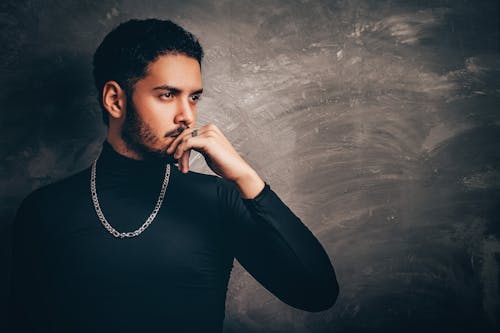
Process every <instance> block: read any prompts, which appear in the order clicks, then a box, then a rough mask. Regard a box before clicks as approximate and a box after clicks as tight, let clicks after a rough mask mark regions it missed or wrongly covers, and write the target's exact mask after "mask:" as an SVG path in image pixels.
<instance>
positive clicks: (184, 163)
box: [179, 149, 191, 173]
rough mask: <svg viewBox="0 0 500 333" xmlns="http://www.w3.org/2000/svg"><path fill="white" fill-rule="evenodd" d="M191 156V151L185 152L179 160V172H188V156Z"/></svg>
mask: <svg viewBox="0 0 500 333" xmlns="http://www.w3.org/2000/svg"><path fill="white" fill-rule="evenodd" d="M190 155H191V149H188V150H186V151H185V152H184V153H183V154H182V156H181V158H180V160H179V165H180V166H181V171H182V172H183V173H187V172H188V171H189V156H190Z"/></svg>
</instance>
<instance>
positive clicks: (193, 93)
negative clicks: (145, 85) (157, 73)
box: [153, 84, 203, 95]
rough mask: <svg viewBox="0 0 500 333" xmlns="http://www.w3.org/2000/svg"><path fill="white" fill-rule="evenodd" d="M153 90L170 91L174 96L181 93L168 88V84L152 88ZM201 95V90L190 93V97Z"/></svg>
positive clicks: (175, 89)
mask: <svg viewBox="0 0 500 333" xmlns="http://www.w3.org/2000/svg"><path fill="white" fill-rule="evenodd" d="M153 90H168V91H171V92H172V93H174V94H178V93H180V92H181V91H182V90H181V89H179V88H176V87H172V86H169V85H168V84H164V85H161V86H158V87H154V88H153ZM201 93H203V88H202V89H198V90H195V91H193V92H192V93H191V95H198V94H201Z"/></svg>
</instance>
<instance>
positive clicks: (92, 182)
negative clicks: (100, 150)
mask: <svg viewBox="0 0 500 333" xmlns="http://www.w3.org/2000/svg"><path fill="white" fill-rule="evenodd" d="M98 158H99V156H97V158H96V159H95V160H94V163H92V172H91V175H90V192H91V193H92V202H93V203H94V208H95V212H96V213H97V216H98V217H99V220H101V223H102V225H103V226H104V227H105V228H106V229H107V230H108V231H109V232H110V233H111V234H112V235H113V236H115V237H116V238H130V237H135V236H138V235H140V234H141V233H142V232H143V231H144V230H146V228H147V227H149V225H150V224H151V222H153V220H154V219H155V217H156V214H158V211H159V210H160V207H161V204H162V202H163V198H164V197H165V191H166V190H167V186H168V180H169V178H170V164H169V163H167V167H166V168H165V178H164V179H163V184H162V186H161V191H160V195H159V197H158V201H157V202H156V206H155V208H154V209H153V212H152V213H151V215H149V217H148V219H147V220H146V222H144V224H143V225H141V226H140V228H139V229H137V230H134V231H130V232H119V231H117V230H116V229H115V228H113V227H112V226H111V224H109V222H108V220H106V218H105V217H104V214H103V213H102V211H101V207H100V206H99V199H98V198H97V190H96V185H95V183H96V176H95V175H96V165H97V159H98Z"/></svg>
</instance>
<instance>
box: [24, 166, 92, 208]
mask: <svg viewBox="0 0 500 333" xmlns="http://www.w3.org/2000/svg"><path fill="white" fill-rule="evenodd" d="M85 183H87V184H90V167H87V168H85V169H83V170H81V171H78V172H75V173H73V174H70V175H68V176H65V177H63V178H61V179H59V180H56V181H54V182H51V183H49V184H46V185H43V186H41V187H39V188H37V189H35V190H34V191H32V192H31V193H29V194H28V195H27V196H26V197H25V198H24V199H23V201H22V204H21V206H23V205H35V204H40V203H43V204H46V203H48V202H58V201H60V200H61V199H64V198H67V197H68V195H69V194H73V195H75V194H78V193H79V192H82V191H84V190H87V189H89V188H90V187H89V186H90V185H89V186H84V185H85ZM89 191H90V190H89Z"/></svg>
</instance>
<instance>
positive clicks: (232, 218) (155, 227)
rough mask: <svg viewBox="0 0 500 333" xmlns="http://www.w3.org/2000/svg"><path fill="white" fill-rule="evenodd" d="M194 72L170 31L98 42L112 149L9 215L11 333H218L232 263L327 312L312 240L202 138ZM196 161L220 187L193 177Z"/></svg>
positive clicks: (264, 187) (326, 263)
mask: <svg viewBox="0 0 500 333" xmlns="http://www.w3.org/2000/svg"><path fill="white" fill-rule="evenodd" d="M202 58H203V51H202V48H201V46H200V44H199V43H198V41H197V39H196V38H195V37H194V36H193V35H192V34H190V33H189V32H187V31H185V30H184V29H183V28H181V27H179V26H178V25H176V24H174V23H172V22H171V21H161V20H155V19H148V20H130V21H128V22H125V23H123V24H121V25H119V26H118V27H117V28H115V29H114V30H113V31H112V32H111V33H109V34H108V35H107V36H106V37H105V39H104V40H103V42H102V43H101V45H100V46H99V48H98V49H97V51H96V53H95V55H94V78H95V83H96V87H97V89H98V92H99V103H100V105H101V107H102V110H103V117H104V121H105V123H106V124H107V126H108V131H107V138H106V141H104V143H103V147H102V151H101V153H100V154H99V156H98V157H97V158H96V160H95V161H94V162H93V163H92V165H91V166H90V167H89V168H87V169H85V170H83V171H82V172H79V173H77V174H75V175H73V176H71V177H68V178H66V179H64V180H61V181H59V182H56V183H54V184H51V185H48V186H45V187H43V188H41V189H39V190H37V191H35V192H33V193H32V194H30V195H29V196H28V197H27V198H25V200H24V201H23V202H22V204H21V207H20V208H19V210H18V212H17V215H16V220H15V222H14V249H13V253H14V259H13V263H14V264H13V275H12V292H11V307H10V310H11V320H10V322H11V329H12V331H14V332H160V331H161V332H222V324H223V320H224V304H225V298H226V291H227V283H228V280H229V277H230V272H231V269H232V265H233V259H234V258H236V259H237V260H238V261H239V262H240V263H241V264H242V265H243V267H245V269H247V270H248V271H249V272H250V273H251V274H252V275H253V276H254V277H255V278H256V279H257V280H258V281H259V282H260V283H261V284H262V285H263V286H264V287H266V288H267V289H268V290H270V291H271V292H272V293H273V294H275V295H276V296H277V297H278V298H280V299H281V300H282V301H284V302H286V303H287V304H290V305H291V306H294V307H297V308H299V309H303V310H306V311H322V310H325V309H328V308H330V307H331V306H332V305H333V303H334V302H335V300H336V298H337V294H338V285H337V281H336V277H335V273H334V269H333V267H332V265H331V263H330V260H329V258H328V256H327V254H326V253H325V251H324V250H323V248H322V246H321V245H320V243H319V242H318V240H317V239H316V238H315V237H314V236H313V234H312V233H311V232H310V231H309V230H308V229H307V228H306V227H305V226H304V224H303V223H302V222H301V221H300V219H299V218H298V217H296V216H295V215H294V214H293V212H291V211H290V209H289V208H288V207H287V206H286V205H285V204H284V203H283V202H282V201H281V200H280V199H279V197H278V196H277V195H276V193H274V191H273V190H272V189H271V188H270V186H269V184H267V183H265V182H264V181H263V180H262V179H261V178H260V177H259V175H258V174H257V172H256V171H255V170H254V169H252V167H251V166H250V165H249V164H248V163H247V162H245V161H244V159H243V158H242V157H241V156H239V154H238V153H237V152H236V150H235V149H234V148H233V146H232V145H231V143H230V142H229V141H228V140H227V139H226V137H225V136H224V134H223V133H222V132H221V131H220V129H219V128H217V127H216V126H215V125H213V124H207V125H204V126H197V125H196V116H197V110H196V107H197V103H198V100H199V99H200V97H201V95H202V91H203V89H202V81H201V62H202ZM191 150H196V151H198V152H200V153H201V154H202V155H203V156H204V158H205V160H206V162H207V164H208V166H209V167H210V168H211V169H212V170H213V171H214V173H216V174H217V175H219V177H217V176H214V175H205V174H200V173H196V172H192V171H189V164H188V162H189V154H190V151H191ZM175 164H177V167H175ZM255 301H256V302H258V301H259V300H255Z"/></svg>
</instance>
